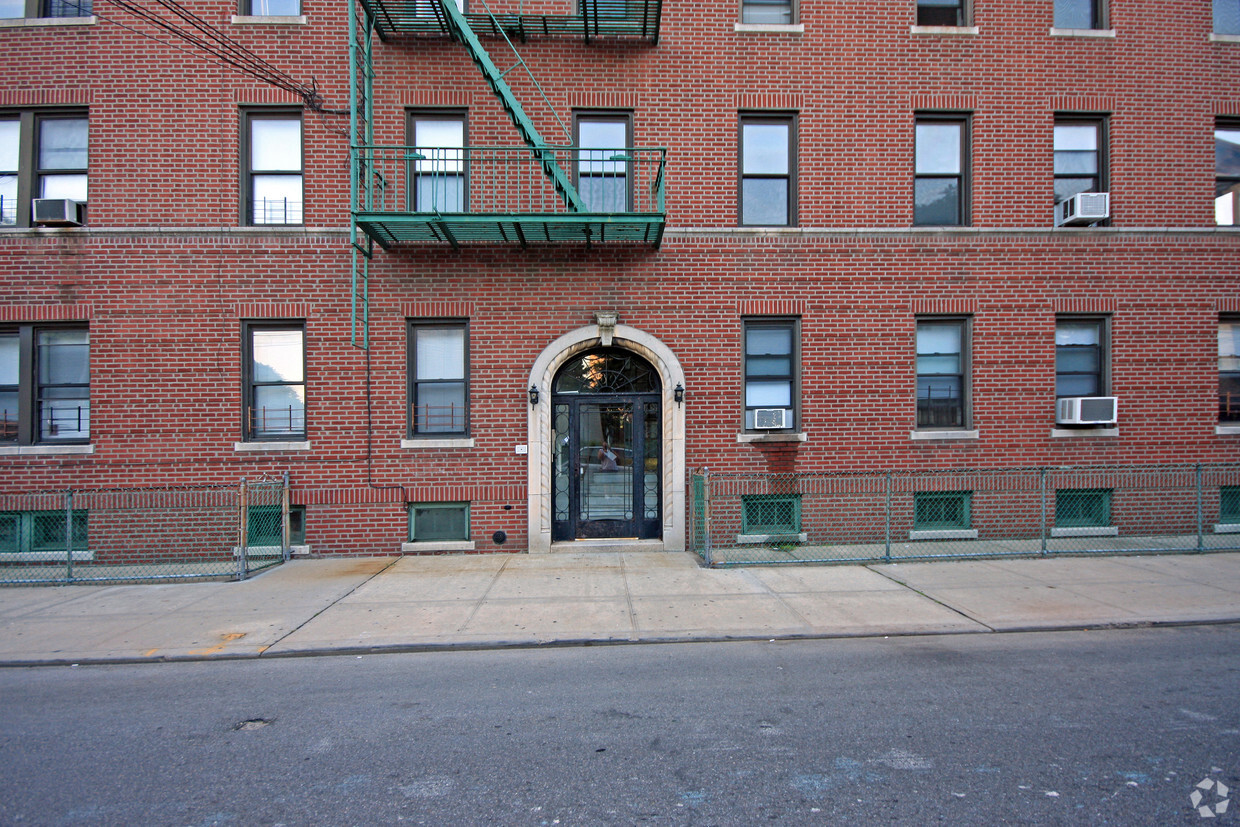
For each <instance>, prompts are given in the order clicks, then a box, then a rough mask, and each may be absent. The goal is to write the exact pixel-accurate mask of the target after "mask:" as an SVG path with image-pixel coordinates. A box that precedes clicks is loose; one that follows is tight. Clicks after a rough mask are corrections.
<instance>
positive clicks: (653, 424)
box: [551, 347, 663, 542]
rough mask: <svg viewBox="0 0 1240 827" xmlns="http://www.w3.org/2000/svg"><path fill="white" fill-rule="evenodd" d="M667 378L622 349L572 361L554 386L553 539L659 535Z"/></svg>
mask: <svg viewBox="0 0 1240 827" xmlns="http://www.w3.org/2000/svg"><path fill="white" fill-rule="evenodd" d="M661 391H662V383H661V382H660V380H659V374H658V372H657V371H655V369H654V367H653V366H651V364H650V363H649V362H647V361H646V360H645V359H643V358H642V357H641V356H638V355H637V354H636V353H634V352H632V351H629V350H623V349H621V348H618V347H599V348H594V349H592V350H587V351H583V352H582V353H579V354H577V355H575V356H574V357H573V358H572V359H569V360H568V361H567V362H565V363H564V364H563V365H561V366H560V369H559V370H558V371H557V372H556V374H555V379H554V380H553V381H552V386H551V539H552V541H553V542H555V541H562V540H586V539H602V538H610V539H620V538H631V539H635V540H655V539H658V538H659V536H660V535H661V533H662V530H663V520H662V489H663V484H662V474H661V466H662V460H663V453H662V442H663V439H662V436H663V431H662V422H661V420H662V412H663V411H662V409H663V398H662V393H661Z"/></svg>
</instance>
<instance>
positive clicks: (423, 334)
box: [409, 321, 469, 436]
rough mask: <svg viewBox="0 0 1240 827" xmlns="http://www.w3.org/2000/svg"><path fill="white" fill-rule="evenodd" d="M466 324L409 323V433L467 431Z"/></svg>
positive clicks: (467, 356)
mask: <svg viewBox="0 0 1240 827" xmlns="http://www.w3.org/2000/svg"><path fill="white" fill-rule="evenodd" d="M468 377H469V325H468V324H467V323H466V322H463V321H426V322H423V321H413V322H410V323H409V433H410V434H411V435H412V436H427V435H453V434H455V435H464V434H466V433H468V431H469V379H468Z"/></svg>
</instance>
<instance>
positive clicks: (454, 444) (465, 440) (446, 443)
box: [400, 436, 474, 448]
mask: <svg viewBox="0 0 1240 827" xmlns="http://www.w3.org/2000/svg"><path fill="white" fill-rule="evenodd" d="M400 447H401V448H473V447H474V438H473V437H471V436H462V437H449V438H448V439H402V440H401V441H400Z"/></svg>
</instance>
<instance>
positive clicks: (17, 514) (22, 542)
mask: <svg viewBox="0 0 1240 827" xmlns="http://www.w3.org/2000/svg"><path fill="white" fill-rule="evenodd" d="M69 517H70V518H71V519H72V521H73V526H72V528H71V529H69V530H68V531H66V526H65V518H66V515H65V512H64V511H0V564H2V563H3V562H4V560H5V558H6V557H8V556H9V555H12V557H11V558H10V559H14V558H15V559H24V560H51V559H56V558H57V557H60V558H61V559H63V558H64V557H65V551H66V549H65V541H66V535H68V536H67V539H68V541H69V542H68V545H69V548H70V549H71V550H72V551H73V552H74V554H73V557H74V559H79V558H80V557H82V556H84V553H85V552H86V549H87V543H86V536H87V524H88V521H89V517H88V515H87V513H86V512H85V511H81V510H74V511H73V512H71V513H70V514H69Z"/></svg>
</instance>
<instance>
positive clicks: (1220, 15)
mask: <svg viewBox="0 0 1240 827" xmlns="http://www.w3.org/2000/svg"><path fill="white" fill-rule="evenodd" d="M1214 33H1215V34H1240V0H1214Z"/></svg>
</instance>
